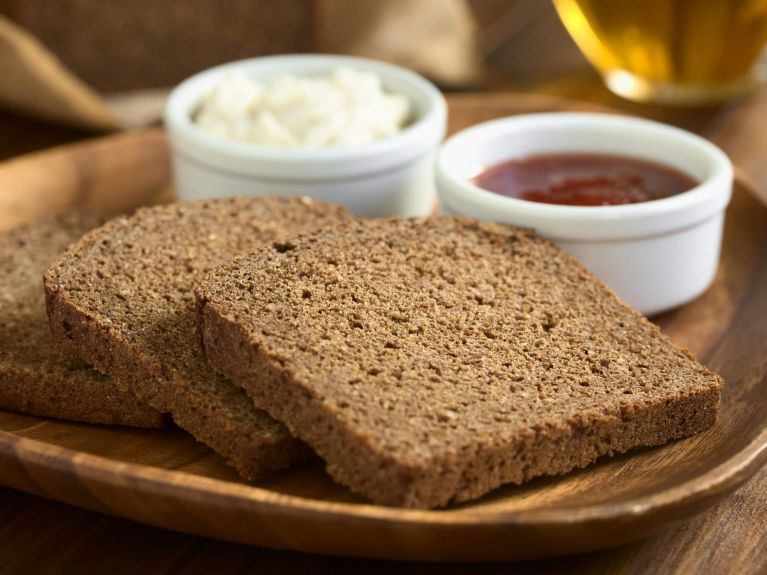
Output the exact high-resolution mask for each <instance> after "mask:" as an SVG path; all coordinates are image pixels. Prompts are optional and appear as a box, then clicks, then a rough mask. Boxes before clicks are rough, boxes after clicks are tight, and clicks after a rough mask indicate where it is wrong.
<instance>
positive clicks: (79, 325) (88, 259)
mask: <svg viewBox="0 0 767 575" xmlns="http://www.w3.org/2000/svg"><path fill="white" fill-rule="evenodd" d="M351 217H352V216H351V215H350V214H349V213H348V212H347V211H346V210H345V209H344V208H341V207H339V206H333V205H330V204H323V203H321V202H315V201H312V200H310V199H307V198H290V199H282V198H234V199H219V200H204V201H197V202H189V203H176V204H171V205H167V206H160V207H153V208H145V209H141V210H139V211H137V212H136V213H135V214H134V215H132V216H130V217H121V218H117V219H115V220H112V221H110V222H108V223H107V224H106V225H104V226H103V227H101V228H99V229H98V230H95V231H94V232H93V233H91V234H88V235H87V236H85V237H84V238H83V239H82V240H81V241H80V242H78V243H77V244H76V245H74V246H73V247H72V248H71V249H70V250H68V251H67V253H66V254H65V255H64V256H63V257H61V258H59V259H58V260H57V261H56V262H55V264H54V265H53V266H52V267H51V268H50V269H49V270H48V272H47V274H46V278H45V280H46V293H47V298H48V308H49V314H50V316H51V325H52V328H53V332H54V337H55V339H56V341H57V343H58V344H59V345H60V346H61V348H62V349H64V350H65V351H68V352H69V353H71V354H74V355H76V356H78V357H81V358H83V359H85V360H86V361H88V362H90V363H92V364H93V365H95V366H96V367H98V369H100V370H102V371H104V372H105V373H108V374H110V375H111V376H113V377H114V378H115V380H116V381H117V382H118V383H120V384H121V385H123V386H124V387H125V389H127V390H130V391H131V392H133V393H135V394H136V395H137V396H138V397H139V398H140V399H142V400H145V401H147V402H149V403H150V404H151V405H152V406H154V407H155V408H157V409H158V410H160V411H162V412H167V413H170V414H171V415H172V417H173V419H174V421H175V422H176V423H177V424H178V425H179V426H180V427H182V428H184V429H186V430H187V431H189V432H190V433H191V434H192V435H194V436H195V437H196V438H197V439H198V440H200V441H202V442H204V443H206V444H208V445H209V446H210V447H212V448H213V449H214V450H216V451H217V452H219V453H220V454H222V455H223V456H224V457H225V458H226V459H227V460H228V461H229V462H230V463H231V464H232V465H233V466H234V467H235V468H236V469H237V470H238V472H239V473H240V474H242V475H243V476H244V477H246V478H255V477H257V476H258V475H259V474H260V473H261V472H262V471H264V470H265V469H277V468H280V467H285V466H287V465H289V464H290V463H292V462H293V461H295V460H297V459H302V458H304V457H306V456H307V455H308V454H309V453H310V450H309V449H308V448H307V447H306V446H305V445H304V444H303V443H301V442H300V441H298V440H296V439H295V438H293V437H292V436H290V434H289V433H288V431H287V429H286V428H285V427H284V426H283V425H282V424H280V423H279V422H277V421H275V420H274V419H272V418H271V417H269V416H268V415H267V414H266V413H264V412H263V411H261V410H258V409H256V408H255V407H254V406H253V402H252V401H251V400H250V399H249V398H248V397H247V396H246V395H245V394H244V393H243V391H242V390H241V389H240V388H238V387H236V386H234V385H232V384H231V383H230V382H228V381H227V380H226V379H225V378H223V377H222V376H220V375H219V374H218V373H216V372H215V371H213V370H212V369H211V368H210V367H209V366H208V364H207V362H206V361H205V359H204V357H203V355H202V353H201V351H200V346H199V341H198V337H197V330H196V323H195V308H194V306H195V303H194V291H193V290H194V285H195V283H196V281H197V280H198V279H199V278H200V277H201V276H202V275H203V274H204V273H205V272H207V271H209V270H210V269H212V268H213V267H214V266H216V265H218V264H220V263H222V262H224V261H226V260H228V259H230V258H231V257H233V256H235V255H238V254H242V253H246V252H249V251H251V250H253V249H255V248H257V247H260V246H262V245H263V244H266V243H269V242H273V241H279V240H280V238H283V237H285V236H290V235H293V234H296V233H298V232H300V231H305V230H309V229H312V228H314V227H318V226H322V225H327V224H329V223H336V222H338V221H342V220H346V219H351Z"/></svg>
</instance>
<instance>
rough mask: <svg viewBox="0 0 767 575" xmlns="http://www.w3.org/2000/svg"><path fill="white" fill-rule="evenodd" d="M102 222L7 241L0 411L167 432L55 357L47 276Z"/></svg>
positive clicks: (16, 234) (141, 408)
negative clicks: (56, 260) (46, 293)
mask: <svg viewBox="0 0 767 575" xmlns="http://www.w3.org/2000/svg"><path fill="white" fill-rule="evenodd" d="M100 223H101V220H100V219H99V218H97V217H95V216H86V215H81V214H68V215H64V216H59V217H56V218H51V219H46V220H44V221H41V222H38V223H34V224H27V225H24V226H20V227H18V228H15V229H13V230H10V231H7V232H4V233H2V234H0V408H2V409H12V410H15V411H22V412H24V413H30V414H32V415H39V416H43V417H56V418H61V419H71V420H75V421H86V422H89V423H105V424H116V425H130V426H135V427H160V426H162V424H163V420H164V418H163V417H162V416H161V415H160V413H159V412H157V411H156V410H154V409H152V408H151V407H149V406H148V405H146V404H145V403H142V402H140V401H138V400H137V399H136V398H135V397H134V396H133V395H131V394H128V393H125V392H124V391H122V390H120V389H119V388H117V387H116V386H115V385H114V384H113V383H112V382H111V381H110V380H109V378H107V377H105V376H103V375H101V374H100V373H98V372H97V371H95V370H93V369H91V368H90V367H88V366H87V365H85V364H84V363H83V362H82V361H79V360H74V359H67V358H64V357H62V356H60V355H59V354H57V353H56V352H55V351H54V349H53V342H52V340H51V332H50V329H49V328H48V318H47V317H46V315H45V296H44V293H43V273H44V272H45V270H46V268H47V267H48V265H49V264H50V263H51V262H52V261H53V260H54V258H55V257H56V256H58V255H59V254H61V252H63V251H64V250H65V249H66V247H67V246H68V245H69V244H70V243H72V242H73V241H75V240H77V239H78V238H79V237H80V236H82V235H83V234H84V233H85V232H86V231H88V230H89V229H91V228H93V227H95V226H97V225H99V224H100Z"/></svg>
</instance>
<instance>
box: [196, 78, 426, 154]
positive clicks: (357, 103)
mask: <svg viewBox="0 0 767 575" xmlns="http://www.w3.org/2000/svg"><path fill="white" fill-rule="evenodd" d="M410 113H411V106H410V102H409V101H408V99H407V98H406V97H405V96H403V95H401V94H393V93H389V92H387V91H385V90H384V89H383V86H382V85H381V79H380V78H379V77H378V76H377V75H375V74H373V73H370V72H362V71H358V70H354V69H351V68H338V69H336V70H334V71H333V72H331V73H330V74H329V75H327V76H322V77H297V76H292V75H283V76H278V77H276V78H274V79H273V80H272V81H270V82H268V83H265V84H259V83H256V82H254V81H252V80H250V79H249V78H247V77H246V76H244V75H242V74H237V73H230V74H228V75H227V76H226V77H224V79H223V80H222V81H221V82H220V83H219V84H218V85H217V86H216V87H215V88H214V89H213V90H212V91H210V92H209V93H208V94H206V95H205V96H204V97H203V99H202V100H201V102H200V104H199V105H198V108H197V110H196V112H195V114H194V116H193V120H194V122H195V124H197V125H198V126H199V127H200V128H201V129H202V130H205V131H206V132H209V133H211V134H215V135H217V136H220V137H222V138H226V139H228V140H234V141H238V142H248V143H252V144H257V145H261V146H270V147H276V148H306V149H317V148H336V147H348V146H355V145H360V144H367V143H370V142H375V141H378V140H383V139H386V138H390V137H391V136H394V135H395V134H397V133H398V132H400V131H401V130H402V129H403V128H404V127H405V126H406V124H407V122H408V119H409V117H410Z"/></svg>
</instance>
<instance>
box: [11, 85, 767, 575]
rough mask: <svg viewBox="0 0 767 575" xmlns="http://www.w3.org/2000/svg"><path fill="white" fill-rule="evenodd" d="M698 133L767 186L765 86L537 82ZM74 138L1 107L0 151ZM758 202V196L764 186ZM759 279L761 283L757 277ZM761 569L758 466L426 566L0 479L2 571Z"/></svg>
mask: <svg viewBox="0 0 767 575" xmlns="http://www.w3.org/2000/svg"><path fill="white" fill-rule="evenodd" d="M536 90H537V91H538V92H541V91H542V92H547V93H549V94H550V95H552V97H570V98H577V99H582V100H587V101H590V102H594V103H598V104H606V105H609V106H613V107H616V108H619V109H622V110H624V111H628V112H631V113H636V114H639V115H645V116H649V117H653V118H656V119H661V120H663V121H666V122H669V123H673V124H676V125H679V126H683V127H686V128H688V129H691V130H694V131H696V132H699V133H701V134H703V135H705V136H706V137H708V138H710V139H712V140H713V141H714V142H716V143H717V144H719V145H720V146H721V147H722V148H723V149H724V150H725V151H726V152H727V153H728V154H729V155H730V157H731V158H732V159H733V161H734V163H735V164H736V165H737V166H738V167H739V168H740V169H741V170H742V171H743V172H744V173H745V174H746V176H748V177H750V179H751V180H753V181H754V182H755V184H756V186H757V187H760V188H761V189H762V190H767V141H766V140H765V137H764V135H765V134H767V92H762V93H758V94H755V95H754V96H752V97H750V98H748V99H746V100H742V101H740V102H734V103H731V104H728V105H727V106H724V107H721V108H712V109H706V110H669V109H662V108H653V107H644V106H638V105H633V104H629V103H626V102H623V101H620V100H618V99H617V98H615V97H613V96H612V95H610V94H609V93H608V92H607V91H606V90H605V89H604V88H603V87H602V86H601V84H600V83H599V82H598V81H597V80H596V78H595V77H594V75H593V74H589V73H584V75H583V76H575V77H568V78H566V79H565V80H564V81H558V82H555V83H552V84H547V85H543V86H541V85H538V86H536ZM464 97H465V96H464ZM81 137H83V134H82V133H79V132H77V131H73V130H66V129H60V128H51V127H49V126H46V125H44V124H40V123H36V122H31V121H27V120H24V119H21V118H18V117H15V116H10V115H7V114H2V113H0V158H2V157H9V156H12V155H15V154H18V153H23V152H26V151H29V150H32V149H37V148H41V147H46V146H49V145H53V144H56V143H61V142H66V141H72V140H75V139H79V138H81ZM762 198H763V199H764V200H765V201H766V202H767V194H764V193H762ZM764 289H767V286H764ZM765 570H767V469H763V470H762V471H761V472H760V473H759V474H758V475H757V476H756V477H755V478H754V479H753V480H751V481H750V482H749V483H748V484H747V485H746V486H744V487H743V488H741V489H740V490H739V491H738V492H736V493H735V494H734V495H732V496H731V497H730V498H729V499H727V500H726V501H724V502H723V503H721V504H719V505H717V506H716V507H714V508H712V509H710V510H709V511H707V512H706V513H704V514H702V515H700V516H698V517H696V518H694V519H693V520H691V521H687V522H684V523H681V524H677V525H675V526H673V527H671V528H670V529H668V530H667V531H665V532H664V533H661V534H660V535H657V536H655V537H653V538H651V539H648V540H646V541H643V542H639V543H635V544H632V545H628V546H625V547H622V548H618V549H614V550H610V551H605V552H601V553H594V554H589V555H582V556H577V557H569V558H562V559H554V560H547V561H539V562H531V563H524V564H513V565H509V564H488V565H482V566H478V565H434V564H429V565H424V564H409V563H408V564H405V563H389V562H380V561H378V562H377V561H366V560H359V559H345V558H336V557H322V556H310V555H301V554H297V553H290V552H283V551H274V550H268V549H258V548H250V547H245V546H240V545H234V544H229V543H222V542H217V541H212V540H207V539H204V538H200V537H194V536H190V535H184V534H179V533H172V532H167V531H163V530H160V529H155V528H151V527H146V526H142V525H138V524H135V523H131V522H129V521H124V520H119V519H114V518H110V517H105V516H101V515H97V514H95V513H91V512H88V511H83V510H80V509H76V508H73V507H69V506H66V505H63V504H59V503H55V502H51V501H47V500H44V499H40V498H37V497H33V496H30V495H27V494H24V493H20V492H16V491H13V490H10V489H6V488H0V572H2V573H33V572H34V573H38V572H51V573H85V572H94V571H95V572H102V571H103V572H109V573H147V574H150V573H208V572H216V573H224V574H226V573H244V572H248V573H303V572H312V573H334V574H343V573H358V572H365V573H389V572H396V573H427V574H428V573H448V574H452V573H488V574H489V573H507V572H514V573H537V572H545V573H606V572H609V573H622V574H629V573H696V572H698V573H759V572H765Z"/></svg>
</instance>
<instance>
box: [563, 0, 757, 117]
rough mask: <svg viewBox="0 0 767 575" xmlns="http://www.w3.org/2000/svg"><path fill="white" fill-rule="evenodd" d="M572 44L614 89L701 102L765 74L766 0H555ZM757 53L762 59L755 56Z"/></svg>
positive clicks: (644, 98) (642, 97) (737, 90)
mask: <svg viewBox="0 0 767 575" xmlns="http://www.w3.org/2000/svg"><path fill="white" fill-rule="evenodd" d="M554 5H555V6H556V9H557V12H558V13H559V17H560V18H561V20H562V22H563V23H564V25H565V27H566V28H567V30H568V31H569V32H570V35H571V36H572V37H573V39H574V40H575V42H576V43H577V44H578V47H579V48H580V49H581V51H582V52H583V54H584V55H585V56H586V58H588V59H589V61H590V62H591V63H592V64H593V65H594V67H595V68H596V69H597V70H599V72H600V73H601V74H602V77H603V78H604V80H605V83H606V84H607V86H608V87H609V88H610V90H612V91H613V92H615V93H616V94H618V95H620V96H623V97H625V98H628V99H630V100H636V101H640V102H654V103H661V104H679V105H685V104H687V105H704V104H711V103H715V102H718V101H723V100H725V99H727V98H730V97H732V96H736V95H739V94H741V93H744V92H746V91H748V90H749V89H750V88H752V87H754V86H755V85H757V84H759V83H760V82H762V81H763V80H764V79H765V77H767V65H765V62H764V61H763V60H764V59H760V56H761V55H762V52H763V48H764V46H765V43H766V42H767V0H645V1H642V2H640V1H637V0H625V1H624V0H554ZM760 60H762V61H760Z"/></svg>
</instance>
